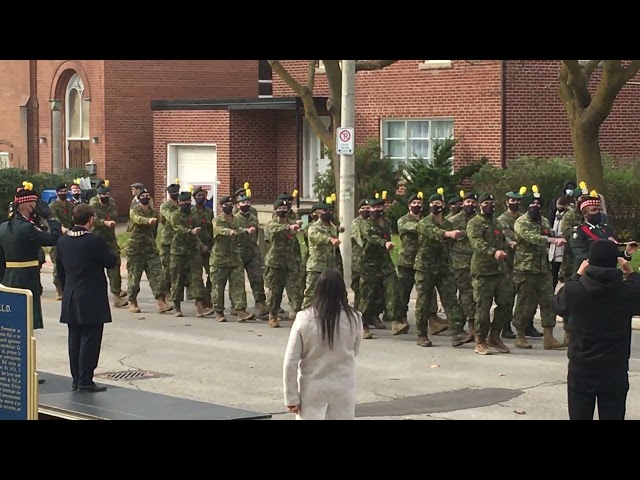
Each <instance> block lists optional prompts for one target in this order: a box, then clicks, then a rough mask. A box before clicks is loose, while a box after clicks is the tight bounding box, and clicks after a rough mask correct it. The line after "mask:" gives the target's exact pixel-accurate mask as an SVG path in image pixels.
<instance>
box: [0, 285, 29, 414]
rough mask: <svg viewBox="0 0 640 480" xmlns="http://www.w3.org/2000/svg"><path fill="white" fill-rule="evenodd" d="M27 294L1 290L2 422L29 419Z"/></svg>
mask: <svg viewBox="0 0 640 480" xmlns="http://www.w3.org/2000/svg"><path fill="white" fill-rule="evenodd" d="M27 302H28V297H27V296H26V295H24V294H18V293H8V292H3V291H1V290H0V420H28V419H29V408H30V407H29V389H30V388H32V387H31V386H30V385H29V343H30V342H31V335H30V328H29V321H31V320H30V319H29V318H28V310H27Z"/></svg>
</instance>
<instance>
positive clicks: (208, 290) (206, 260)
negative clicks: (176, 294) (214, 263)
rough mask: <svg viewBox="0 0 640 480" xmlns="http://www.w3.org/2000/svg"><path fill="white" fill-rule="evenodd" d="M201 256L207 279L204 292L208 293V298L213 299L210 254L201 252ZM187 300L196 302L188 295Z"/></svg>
mask: <svg viewBox="0 0 640 480" xmlns="http://www.w3.org/2000/svg"><path fill="white" fill-rule="evenodd" d="M200 256H201V257H202V268H203V269H204V273H205V275H206V277H207V279H206V280H203V282H204V290H205V293H206V298H211V270H210V269H209V257H210V252H204V253H203V252H201V253H200ZM186 287H187V294H188V293H189V281H187V285H186ZM187 300H195V299H194V298H193V297H191V295H189V294H188V295H187Z"/></svg>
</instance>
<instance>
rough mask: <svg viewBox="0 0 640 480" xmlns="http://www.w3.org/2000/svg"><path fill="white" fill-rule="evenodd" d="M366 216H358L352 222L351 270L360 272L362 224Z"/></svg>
mask: <svg viewBox="0 0 640 480" xmlns="http://www.w3.org/2000/svg"><path fill="white" fill-rule="evenodd" d="M364 221H365V220H364V218H362V217H361V216H359V215H358V216H357V217H356V218H355V220H354V221H353V223H352V224H351V272H352V273H353V272H355V273H359V272H360V257H361V256H362V247H361V243H362V226H363V225H364Z"/></svg>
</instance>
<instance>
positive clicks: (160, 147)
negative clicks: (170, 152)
mask: <svg viewBox="0 0 640 480" xmlns="http://www.w3.org/2000/svg"><path fill="white" fill-rule="evenodd" d="M152 118H153V185H154V190H153V201H154V203H155V205H157V206H160V204H161V203H162V202H164V201H165V200H166V199H167V193H166V188H167V145H168V144H169V143H215V144H216V151H217V163H218V180H219V181H220V182H221V183H220V185H218V192H219V193H218V198H220V197H221V196H222V195H225V193H226V192H229V190H230V189H231V168H230V141H229V112H228V111H227V110H198V111H193V110H173V111H156V112H153V116H152ZM169 181H170V183H173V179H169Z"/></svg>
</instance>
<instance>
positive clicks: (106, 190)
mask: <svg viewBox="0 0 640 480" xmlns="http://www.w3.org/2000/svg"><path fill="white" fill-rule="evenodd" d="M96 191H97V192H98V194H100V195H104V194H105V193H109V192H110V191H111V189H110V188H109V187H107V186H106V185H105V184H102V185H100V186H99V187H98V189H97V190H96Z"/></svg>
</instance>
